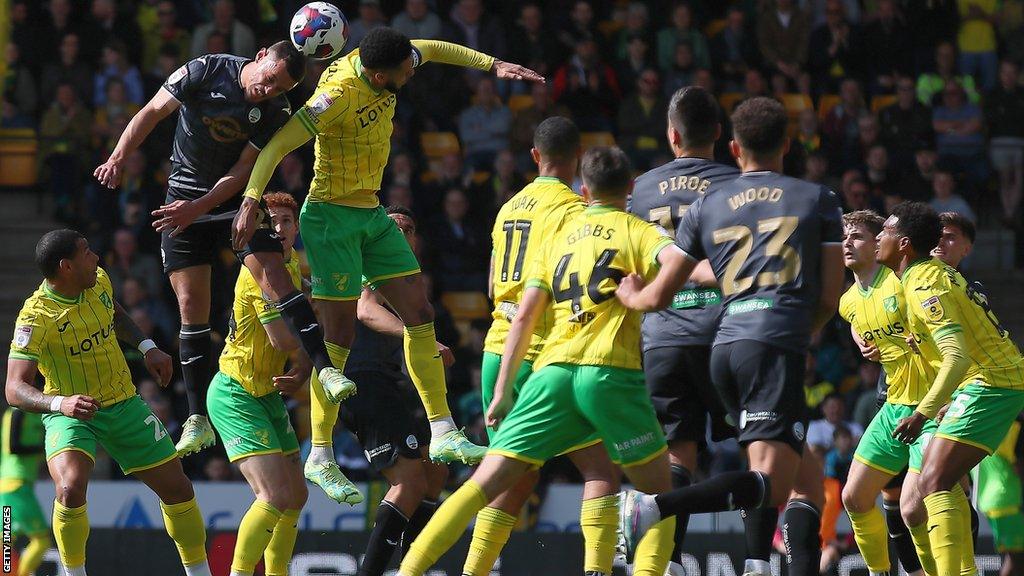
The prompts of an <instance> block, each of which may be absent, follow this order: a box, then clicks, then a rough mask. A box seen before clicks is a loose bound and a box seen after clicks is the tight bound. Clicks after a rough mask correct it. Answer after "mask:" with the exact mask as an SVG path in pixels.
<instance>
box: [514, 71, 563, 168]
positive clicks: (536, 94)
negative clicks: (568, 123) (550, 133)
mask: <svg viewBox="0 0 1024 576" xmlns="http://www.w3.org/2000/svg"><path fill="white" fill-rule="evenodd" d="M530 96H532V97H533V104H531V105H530V106H527V107H526V108H523V109H522V110H519V111H517V112H514V113H513V114H512V133H511V148H512V154H513V155H514V156H515V159H516V166H517V167H518V168H519V170H521V171H523V172H530V171H533V170H534V169H535V168H534V164H533V160H532V159H531V158H530V148H533V133H534V132H535V131H536V130H537V126H538V125H540V123H541V122H543V121H544V120H546V119H548V118H550V117H552V116H569V110H568V109H566V108H565V107H564V106H562V105H559V104H555V101H554V99H553V98H552V96H551V85H550V84H547V83H545V84H541V83H539V82H534V83H533V84H531V85H530Z"/></svg>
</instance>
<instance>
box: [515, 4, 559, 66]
mask: <svg viewBox="0 0 1024 576" xmlns="http://www.w3.org/2000/svg"><path fill="white" fill-rule="evenodd" d="M510 40H511V42H510V43H509V55H510V59H511V61H512V62H515V63H517V64H522V65H523V66H526V67H527V68H530V69H531V70H535V71H537V72H538V73H539V74H540V75H542V76H547V75H549V74H551V72H552V71H554V69H555V68H556V67H557V66H558V64H561V62H562V60H563V59H564V58H565V55H566V53H565V51H564V50H563V49H562V45H561V43H559V42H558V39H557V38H555V35H554V33H553V32H552V31H551V30H550V29H548V27H547V26H545V25H544V14H543V12H541V9H540V6H538V5H536V4H525V5H523V7H522V8H521V9H520V11H519V21H518V22H516V27H515V28H514V29H513V31H512V35H511V38H510Z"/></svg>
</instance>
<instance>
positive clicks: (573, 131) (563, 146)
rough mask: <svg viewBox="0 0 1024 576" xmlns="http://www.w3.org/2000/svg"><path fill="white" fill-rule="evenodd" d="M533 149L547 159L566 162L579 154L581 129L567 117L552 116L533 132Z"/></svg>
mask: <svg viewBox="0 0 1024 576" xmlns="http://www.w3.org/2000/svg"><path fill="white" fill-rule="evenodd" d="M533 147H534V148H536V149H537V151H538V152H540V155H541V156H543V157H545V158H550V159H552V160H555V161H556V162H565V161H567V160H569V159H571V158H573V157H574V156H576V154H577V153H578V152H579V149H580V129H579V128H577V127H576V124H575V123H574V122H573V121H572V120H569V119H568V118H566V117H565V116H552V117H551V118H548V119H547V120H544V121H543V122H541V123H540V124H539V125H538V126H537V129H536V130H535V131H534V132H533Z"/></svg>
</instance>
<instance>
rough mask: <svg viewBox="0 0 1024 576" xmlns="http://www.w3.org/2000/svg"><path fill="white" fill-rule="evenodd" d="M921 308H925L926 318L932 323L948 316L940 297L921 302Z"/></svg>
mask: <svg viewBox="0 0 1024 576" xmlns="http://www.w3.org/2000/svg"><path fill="white" fill-rule="evenodd" d="M921 307H922V308H924V315H925V317H926V318H928V319H929V320H931V321H932V322H937V321H939V320H942V317H943V316H945V314H946V312H945V311H944V310H943V309H942V302H941V301H940V300H939V297H938V295H936V296H932V297H931V298H929V299H927V300H925V301H923V302H921Z"/></svg>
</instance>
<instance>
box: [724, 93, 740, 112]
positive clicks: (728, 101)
mask: <svg viewBox="0 0 1024 576" xmlns="http://www.w3.org/2000/svg"><path fill="white" fill-rule="evenodd" d="M740 100H743V93H742V92H726V93H725V94H722V95H721V96H719V97H718V105H719V106H721V107H722V110H725V113H726V114H732V109H733V108H735V107H736V104H737V103H738V102H739V101H740Z"/></svg>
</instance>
